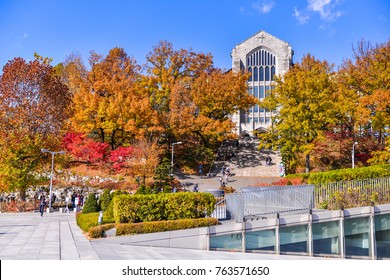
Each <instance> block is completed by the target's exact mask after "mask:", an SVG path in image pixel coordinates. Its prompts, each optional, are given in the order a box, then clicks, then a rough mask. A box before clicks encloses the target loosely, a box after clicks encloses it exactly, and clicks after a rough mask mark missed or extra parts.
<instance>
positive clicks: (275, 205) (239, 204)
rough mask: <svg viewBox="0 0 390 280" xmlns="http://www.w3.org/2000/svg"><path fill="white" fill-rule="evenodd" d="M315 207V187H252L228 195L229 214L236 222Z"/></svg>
mask: <svg viewBox="0 0 390 280" xmlns="http://www.w3.org/2000/svg"><path fill="white" fill-rule="evenodd" d="M313 206H314V185H302V186H279V187H260V188H256V187H250V188H242V189H241V191H240V192H239V193H233V194H229V195H226V207H227V211H228V213H230V215H231V217H232V218H233V219H234V220H236V221H243V220H245V219H246V218H247V217H250V216H265V215H269V214H275V213H286V212H297V211H302V210H309V209H312V208H313Z"/></svg>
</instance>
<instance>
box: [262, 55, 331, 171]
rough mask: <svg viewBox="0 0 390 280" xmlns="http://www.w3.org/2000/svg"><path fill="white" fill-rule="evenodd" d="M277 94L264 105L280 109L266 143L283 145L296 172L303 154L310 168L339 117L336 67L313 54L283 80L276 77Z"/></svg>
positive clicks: (290, 164)
mask: <svg viewBox="0 0 390 280" xmlns="http://www.w3.org/2000/svg"><path fill="white" fill-rule="evenodd" d="M275 81H276V85H275V90H274V92H273V94H271V95H269V96H268V97H266V98H265V100H264V102H262V106H264V107H266V108H268V109H270V110H277V111H278V114H277V115H276V117H275V118H274V119H273V127H272V128H271V130H270V131H269V132H268V133H266V134H264V135H262V139H263V141H264V143H267V144H268V145H273V146H274V147H280V150H281V154H282V157H283V159H284V160H285V161H286V164H287V167H289V169H290V171H293V169H294V165H296V164H297V159H298V157H299V156H300V155H303V156H304V158H305V170H306V172H309V171H310V168H311V166H310V155H311V152H312V150H313V148H314V147H315V143H316V141H319V140H321V139H323V137H324V132H325V131H327V129H328V127H329V125H330V124H333V123H335V120H336V119H337V100H338V98H337V94H336V92H337V91H336V83H335V80H334V73H333V72H332V67H331V66H330V65H329V64H328V63H327V62H326V61H320V60H317V59H315V58H314V57H313V56H311V55H310V54H308V55H306V56H304V57H303V58H302V61H301V62H300V63H296V64H295V65H294V66H293V67H292V68H291V69H290V71H289V72H287V73H286V74H285V75H284V77H283V79H282V78H281V77H277V78H276V80H275Z"/></svg>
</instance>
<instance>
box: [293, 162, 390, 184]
mask: <svg viewBox="0 0 390 280" xmlns="http://www.w3.org/2000/svg"><path fill="white" fill-rule="evenodd" d="M286 177H287V178H302V181H303V182H307V183H308V184H323V183H332V182H340V181H352V180H362V179H372V178H383V177H390V165H389V164H386V165H373V166H368V167H360V168H346V169H337V170H332V171H326V172H316V173H309V174H289V175H287V176H286Z"/></svg>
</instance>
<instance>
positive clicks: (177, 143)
mask: <svg viewBox="0 0 390 280" xmlns="http://www.w3.org/2000/svg"><path fill="white" fill-rule="evenodd" d="M181 143H182V142H174V143H172V157H171V169H172V175H173V147H174V146H175V145H180V144H181Z"/></svg>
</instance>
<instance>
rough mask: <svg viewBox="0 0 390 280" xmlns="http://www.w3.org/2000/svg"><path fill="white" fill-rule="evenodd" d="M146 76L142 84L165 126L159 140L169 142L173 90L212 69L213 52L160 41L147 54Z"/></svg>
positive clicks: (171, 136) (170, 136) (161, 122)
mask: <svg viewBox="0 0 390 280" xmlns="http://www.w3.org/2000/svg"><path fill="white" fill-rule="evenodd" d="M146 60H147V64H146V71H147V73H146V75H145V77H144V81H143V84H144V85H145V87H146V88H147V91H148V96H149V101H150V105H151V107H152V109H153V110H154V111H155V112H156V114H157V118H158V122H159V124H160V126H161V127H162V128H163V131H162V133H161V134H160V137H162V138H163V139H159V140H160V141H161V140H162V141H164V142H165V143H168V144H169V143H170V142H171V140H172V138H173V128H172V126H171V123H170V120H169V117H170V111H171V109H172V105H173V104H172V93H173V90H174V88H175V87H177V86H178V85H180V86H184V87H189V86H190V85H191V83H192V82H193V80H194V79H195V78H197V77H199V76H200V75H201V74H202V73H203V72H207V71H208V70H210V69H211V68H212V63H213V62H212V56H211V55H210V54H203V53H196V52H194V51H192V50H186V49H180V50H174V49H173V45H172V43H169V42H167V41H161V42H159V44H158V45H157V46H155V47H153V51H152V52H150V53H149V54H148V55H147V57H146Z"/></svg>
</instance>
